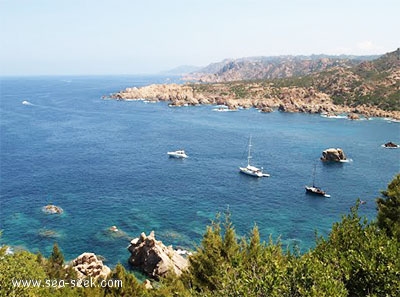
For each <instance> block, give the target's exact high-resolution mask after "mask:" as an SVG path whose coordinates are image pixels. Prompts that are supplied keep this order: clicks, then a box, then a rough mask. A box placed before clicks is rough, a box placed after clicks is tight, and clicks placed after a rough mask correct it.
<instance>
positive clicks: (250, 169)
mask: <svg viewBox="0 0 400 297" xmlns="http://www.w3.org/2000/svg"><path fill="white" fill-rule="evenodd" d="M250 159H251V136H250V140H249V149H248V155H247V166H246V167H239V170H240V172H242V173H244V174H247V175H250V176H254V177H268V176H269V174H268V173H264V172H263V168H262V167H261V168H258V167H256V166H253V165H250Z"/></svg>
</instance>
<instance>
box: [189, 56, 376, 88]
mask: <svg viewBox="0 0 400 297" xmlns="http://www.w3.org/2000/svg"><path fill="white" fill-rule="evenodd" d="M378 57H379V56H345V55H341V56H328V55H311V56H276V57H248V58H240V59H225V60H223V61H221V62H218V63H212V64H210V65H208V66H206V67H204V68H201V69H198V70H195V71H194V72H191V73H189V74H188V75H185V76H184V79H186V80H192V81H201V82H228V81H241V80H257V79H274V78H286V77H293V76H303V75H307V74H311V73H315V72H320V71H324V70H327V69H330V68H332V67H337V66H341V67H353V66H355V65H358V64H359V63H361V62H363V61H370V60H373V59H376V58H378Z"/></svg>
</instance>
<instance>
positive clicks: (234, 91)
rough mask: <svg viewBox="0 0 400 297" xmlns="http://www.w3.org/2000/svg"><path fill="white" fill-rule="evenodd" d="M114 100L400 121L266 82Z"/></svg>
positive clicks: (398, 114) (173, 87)
mask: <svg viewBox="0 0 400 297" xmlns="http://www.w3.org/2000/svg"><path fill="white" fill-rule="evenodd" d="M111 98H113V99H118V100H140V99H144V100H149V101H168V102H170V106H186V105H199V104H217V105H226V106H228V108H229V109H231V110H236V109H240V108H251V107H254V108H258V109H259V110H260V111H262V112H271V111H273V110H279V111H283V112H304V113H326V114H328V115H334V114H340V113H348V114H350V113H352V114H361V115H364V116H366V117H389V118H395V119H400V111H395V110H393V111H389V110H383V109H380V108H378V107H375V106H370V105H367V104H362V105H358V106H354V107H352V106H346V105H341V104H335V103H334V102H333V99H332V97H331V96H330V95H329V94H326V93H324V92H321V91H319V90H318V89H316V88H314V87H297V86H293V87H276V86H274V84H273V83H265V82H261V83H260V82H246V83H243V82H234V83H216V84H184V85H178V84H161V85H149V86H145V87H141V88H135V87H134V88H127V89H125V90H123V91H120V92H118V93H116V94H113V95H111Z"/></svg>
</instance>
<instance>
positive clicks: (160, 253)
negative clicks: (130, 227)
mask: <svg viewBox="0 0 400 297" xmlns="http://www.w3.org/2000/svg"><path fill="white" fill-rule="evenodd" d="M128 250H129V252H130V253H131V256H130V258H129V263H130V264H131V265H133V266H136V267H139V268H140V269H142V270H143V271H144V272H145V273H146V274H147V275H148V276H150V277H152V278H155V279H158V278H160V277H164V276H166V275H167V274H168V273H170V272H172V273H174V274H176V275H178V276H179V275H181V274H182V272H183V271H184V270H185V269H187V267H188V265H189V262H188V260H187V259H186V258H184V257H182V256H181V255H180V254H179V253H178V252H177V251H175V250H174V249H173V248H172V246H168V247H167V246H165V245H164V244H163V243H162V242H161V241H158V240H156V239H155V236H154V231H152V232H151V233H150V235H149V236H146V234H145V233H142V234H141V235H140V237H138V238H135V239H133V240H132V241H131V244H130V246H129V247H128Z"/></svg>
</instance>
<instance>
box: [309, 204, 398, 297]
mask: <svg viewBox="0 0 400 297" xmlns="http://www.w3.org/2000/svg"><path fill="white" fill-rule="evenodd" d="M358 206H359V203H357V205H356V206H354V207H352V209H351V213H350V214H348V215H346V216H344V217H343V218H342V221H341V222H339V223H335V224H334V225H333V228H332V231H331V233H330V234H329V237H328V239H327V240H325V239H322V238H321V239H319V240H318V243H317V246H316V248H315V249H314V251H313V252H312V253H313V254H314V255H315V257H317V259H319V261H321V262H322V263H323V264H324V265H326V266H329V267H334V268H335V272H336V273H339V275H340V279H341V281H342V282H343V284H344V285H345V287H346V290H347V291H348V293H349V296H354V297H357V296H360V297H361V296H362V297H365V296H400V278H399V271H400V242H399V241H397V240H395V239H393V238H390V237H388V236H387V235H386V233H385V232H382V231H381V230H379V229H378V228H377V226H376V225H375V224H371V223H368V222H367V220H366V219H362V218H360V217H359V216H358Z"/></svg>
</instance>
